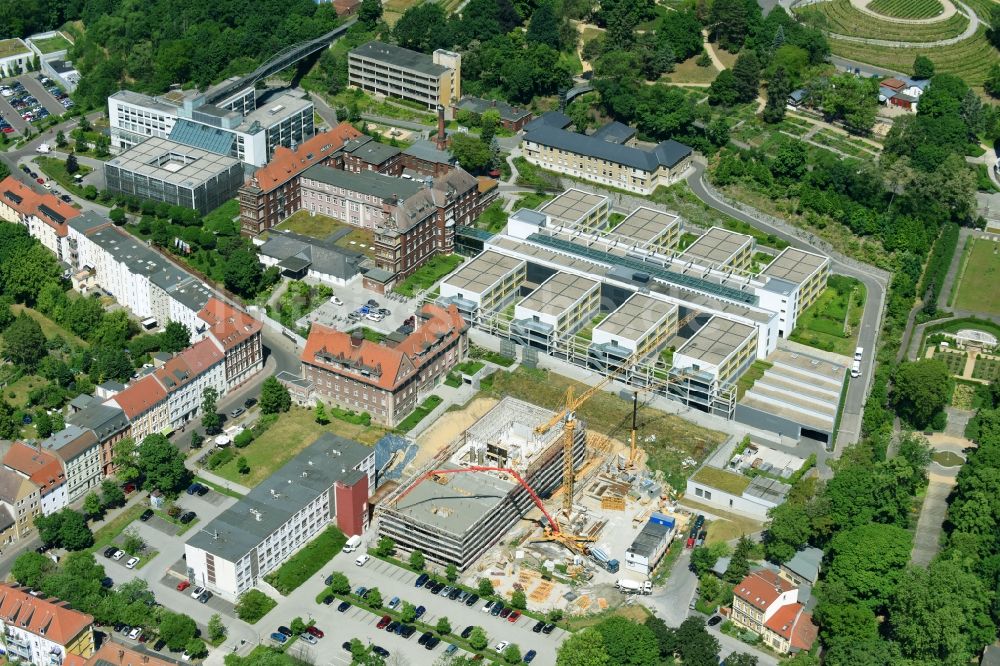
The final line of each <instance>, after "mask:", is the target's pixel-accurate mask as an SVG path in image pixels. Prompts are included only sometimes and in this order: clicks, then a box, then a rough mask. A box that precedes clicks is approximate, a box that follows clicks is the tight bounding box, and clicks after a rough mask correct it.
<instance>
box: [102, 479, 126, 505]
mask: <svg viewBox="0 0 1000 666" xmlns="http://www.w3.org/2000/svg"><path fill="white" fill-rule="evenodd" d="M124 503H125V492H124V491H123V490H122V489H121V487H120V486H119V485H118V484H117V483H115V482H114V481H112V480H111V479H104V480H103V481H101V504H103V505H104V506H105V507H115V506H121V505H122V504H124Z"/></svg>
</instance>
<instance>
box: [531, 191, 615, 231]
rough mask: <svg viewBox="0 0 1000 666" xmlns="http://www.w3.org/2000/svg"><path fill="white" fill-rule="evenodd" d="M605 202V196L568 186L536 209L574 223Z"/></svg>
mask: <svg viewBox="0 0 1000 666" xmlns="http://www.w3.org/2000/svg"><path fill="white" fill-rule="evenodd" d="M607 203H608V198H607V197H606V196H602V195H600V194H590V193H589V192H584V191H583V190H578V189H575V188H570V189H568V190H566V191H565V192H563V193H562V194H560V195H559V196H557V197H556V198H555V199H553V200H552V201H549V202H548V203H546V204H545V205H544V206H542V207H541V208H539V209H538V210H539V211H540V212H542V213H545V214H546V215H548V216H550V217H554V218H556V219H557V220H560V221H562V222H570V223H574V222H579V221H580V220H582V219H583V218H585V217H587V216H588V215H590V213H591V212H593V210H594V209H595V208H599V207H600V206H606V205H607Z"/></svg>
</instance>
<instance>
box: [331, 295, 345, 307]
mask: <svg viewBox="0 0 1000 666" xmlns="http://www.w3.org/2000/svg"><path fill="white" fill-rule="evenodd" d="M330 302H331V303H333V304H334V305H343V304H344V301H342V300H340V299H339V298H337V297H336V296H333V297H332V298H330Z"/></svg>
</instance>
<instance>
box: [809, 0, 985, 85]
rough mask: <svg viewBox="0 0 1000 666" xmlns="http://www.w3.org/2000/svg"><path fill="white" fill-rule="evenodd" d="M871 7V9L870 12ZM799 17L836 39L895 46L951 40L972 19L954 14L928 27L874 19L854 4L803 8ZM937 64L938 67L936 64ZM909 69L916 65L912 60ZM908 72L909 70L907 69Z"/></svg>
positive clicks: (844, 1) (835, 1) (839, 1)
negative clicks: (876, 41) (844, 37)
mask: <svg viewBox="0 0 1000 666" xmlns="http://www.w3.org/2000/svg"><path fill="white" fill-rule="evenodd" d="M873 4H874V3H873ZM872 6H873V5H869V8H872ZM798 13H799V16H800V18H802V19H803V20H804V21H806V22H807V23H811V24H812V25H815V26H816V27H818V28H821V29H823V30H827V31H829V32H831V33H834V34H835V35H847V36H850V37H864V38H868V39H886V40H891V41H894V42H934V41H937V40H939V39H948V38H949V37H955V36H956V35H959V34H961V32H962V31H963V30H965V29H966V28H967V27H968V25H969V19H968V18H966V17H965V16H963V15H961V14H955V15H953V16H951V17H949V18H947V19H945V20H943V21H936V22H934V23H926V24H913V23H893V22H892V21H880V20H879V19H877V18H875V17H874V16H870V15H868V14H865V13H863V12H861V11H858V10H857V9H855V8H854V7H853V6H852V5H851V0H832V1H831V2H818V3H816V4H813V5H808V6H807V7H803V8H802V9H801V10H799V12H798ZM838 55H840V54H838ZM859 60H860V58H859ZM934 64H937V61H936V60H935V61H934ZM910 65H911V66H912V65H913V61H912V60H911V61H910ZM908 70H909V68H907V71H908Z"/></svg>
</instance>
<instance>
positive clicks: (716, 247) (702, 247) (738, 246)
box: [681, 227, 754, 266]
mask: <svg viewBox="0 0 1000 666" xmlns="http://www.w3.org/2000/svg"><path fill="white" fill-rule="evenodd" d="M753 242H754V240H753V236H748V235H747V234H739V233H736V232H735V231H729V230H728V229H723V228H722V227H711V228H710V229H709V230H708V231H706V232H705V233H704V234H702V235H701V236H699V237H698V239H697V240H696V241H695V242H693V243H691V245H689V246H688V248H687V249H686V250H684V252H683V253H682V255H681V259H694V260H695V262H696V263H697V261H698V260H699V259H703V260H704V261H707V262H708V263H709V264H710V265H712V266H715V265H719V266H721V265H725V264H727V263H729V262H730V261H731V260H732V259H733V257H735V256H736V255H737V254H739V253H740V252H742V251H743V250H744V249H745V248H746V247H748V246H752V245H753Z"/></svg>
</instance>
